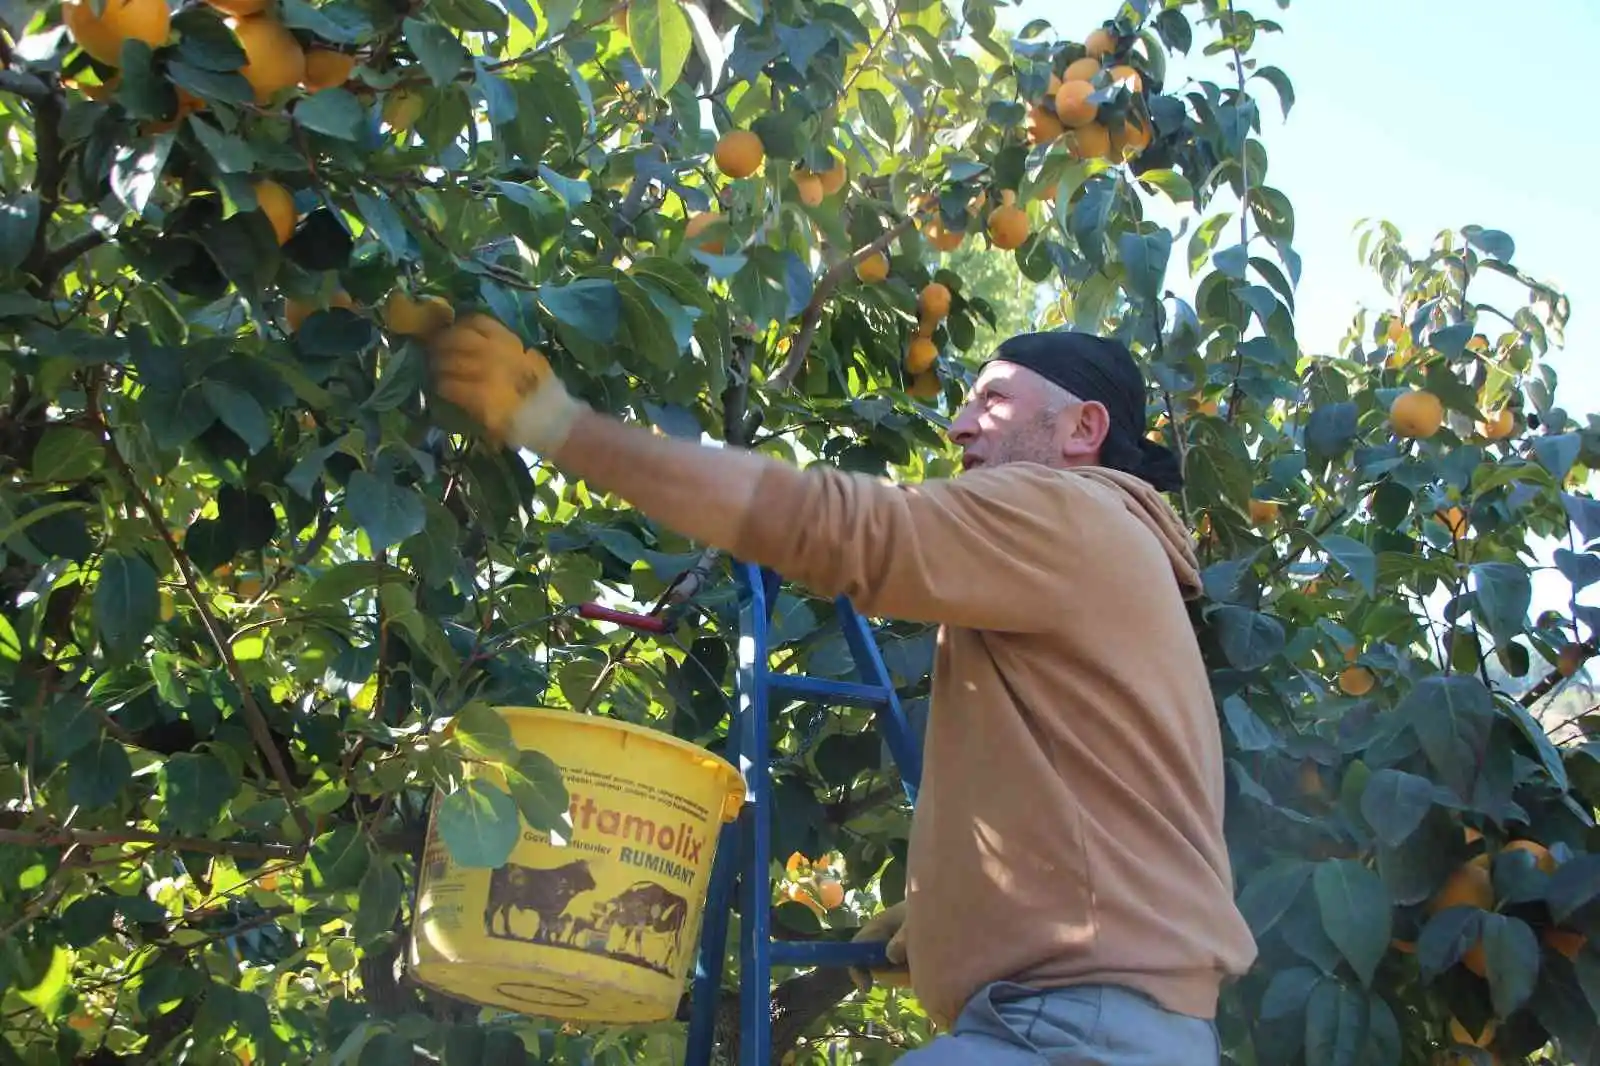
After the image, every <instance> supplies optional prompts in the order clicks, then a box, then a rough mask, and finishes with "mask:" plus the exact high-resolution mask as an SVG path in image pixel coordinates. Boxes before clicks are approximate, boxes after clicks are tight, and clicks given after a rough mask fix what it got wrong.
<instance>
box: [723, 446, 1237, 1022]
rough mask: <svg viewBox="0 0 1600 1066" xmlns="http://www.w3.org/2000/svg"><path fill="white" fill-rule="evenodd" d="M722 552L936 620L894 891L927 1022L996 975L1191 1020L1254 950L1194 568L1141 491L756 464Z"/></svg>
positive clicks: (1170, 523) (947, 1013) (1163, 508)
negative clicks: (1189, 603)
mask: <svg viewBox="0 0 1600 1066" xmlns="http://www.w3.org/2000/svg"><path fill="white" fill-rule="evenodd" d="M733 550H734V552H735V553H736V554H737V555H738V556H739V557H741V558H743V559H746V560H749V561H752V562H758V563H762V564H765V565H768V566H771V567H772V568H773V569H775V570H777V571H778V572H779V573H780V574H782V575H783V576H784V577H785V578H786V579H788V580H791V581H794V582H796V583H799V584H801V585H803V586H805V587H807V588H809V589H810V590H812V591H813V592H815V593H818V594H821V595H825V596H833V595H838V594H841V593H843V594H846V595H848V596H850V598H851V599H852V601H853V602H854V604H855V606H856V608H857V609H858V610H860V611H862V612H863V613H864V614H866V615H869V616H878V617H893V618H900V619H905V620H913V621H916V620H920V621H928V622H937V623H941V628H940V631H939V640H938V652H937V656H936V659H935V664H934V675H933V698H932V710H931V714H930V717H929V724H928V731H927V737H926V741H925V747H924V756H923V758H924V769H923V778H922V789H921V792H920V794H919V797H918V803H917V808H916V812H915V815H914V818H913V823H912V832H911V843H910V852H909V860H910V867H909V876H908V878H907V915H908V917H907V953H908V956H909V961H910V966H911V973H912V983H913V987H914V990H915V992H916V994H917V997H918V999H919V1000H920V1001H921V1002H922V1005H923V1007H924V1009H926V1010H927V1011H928V1012H929V1014H930V1016H931V1017H932V1018H933V1019H934V1020H935V1021H936V1022H938V1023H940V1024H941V1025H943V1026H946V1027H948V1026H949V1025H950V1024H951V1023H952V1022H953V1021H954V1019H955V1018H956V1017H957V1015H959V1013H960V1011H961V1008H962V1006H963V1005H964V1004H965V1003H966V1001H967V999H968V998H969V997H971V996H972V995H973V994H974V993H975V992H976V991H978V989H979V988H980V987H981V986H983V985H984V984H986V983H988V982H990V981H997V980H1008V981H1015V982H1019V983H1022V984H1026V985H1030V986H1035V987H1040V988H1046V987H1052V986H1060V985H1067V984H1075V983H1083V982H1097V983H1098V982H1105V983H1115V984H1121V985H1125V986H1129V987H1132V988H1134V989H1137V990H1140V991H1143V992H1144V993H1146V994H1148V995H1149V996H1151V997H1153V998H1154V999H1156V1000H1157V1001H1159V1002H1160V1003H1162V1004H1163V1005H1165V1006H1166V1007H1168V1008H1169V1009H1171V1010H1174V1011H1178V1012H1181V1013H1184V1014H1190V1015H1195V1016H1199V1017H1204V1018H1210V1017H1213V1016H1214V1015H1215V1012H1216V1005H1217V996H1218V991H1219V988H1220V985H1221V983H1222V982H1223V981H1224V980H1226V979H1227V978H1228V977H1230V976H1232V975H1238V974H1242V973H1243V972H1245V971H1246V970H1247V969H1248V968H1249V967H1250V965H1251V963H1252V962H1253V960H1254V958H1255V955H1256V947H1255V943H1254V940H1253V939H1252V937H1251V934H1250V931H1249V929H1248V927H1247V926H1246V924H1245V922H1244V920H1243V918H1242V917H1241V915H1240V913H1239V911H1238V910H1237V908H1236V907H1235V905H1234V896H1233V880H1232V873H1231V870H1230V867H1229V862H1228V853H1227V850H1226V847H1225V844H1224V840H1223V773H1224V771H1223V756H1222V743H1221V735H1220V731H1219V724H1218V718H1217V713H1216V708H1215V706H1214V703H1213V701H1212V697H1211V690H1210V687H1209V684H1208V682H1207V677H1206V671H1205V667H1204V665H1203V664H1202V662H1201V658H1200V652H1199V649H1198V647H1197V646H1196V643H1195V639H1194V634H1193V630H1192V628H1191V624H1190V621H1189V618H1188V615H1187V612H1186V610H1185V606H1184V599H1185V598H1186V597H1192V596H1194V595H1195V594H1197V592H1198V590H1199V587H1200V581H1199V574H1198V570H1197V566H1196V561H1195V556H1194V552H1193V548H1192V546H1191V543H1190V539H1189V537H1188V535H1187V533H1186V531H1185V529H1184V527H1183V525H1182V522H1181V521H1180V520H1179V518H1178V516H1177V515H1176V514H1175V513H1174V512H1173V510H1172V508H1171V507H1169V506H1168V505H1167V503H1166V502H1165V501H1164V500H1163V499H1162V498H1161V496H1160V495H1159V494H1157V492H1156V491H1155V490H1154V489H1153V488H1151V487H1150V486H1149V485H1148V484H1147V483H1145V482H1144V481H1142V480H1140V479H1138V478H1135V477H1133V476H1132V475H1128V474H1123V473H1120V472H1118V471H1114V470H1109V469H1104V468H1098V467H1096V468H1079V469H1074V470H1056V469H1051V468H1048V467H1045V466H1042V465H1037V464H1032V463H1010V464H1004V465H1000V466H996V467H990V468H980V469H977V470H975V471H973V472H971V473H967V474H964V475H962V476H961V477H959V478H954V479H950V480H939V481H929V482H926V483H923V484H919V485H909V486H896V485H892V484H889V483H887V482H884V481H880V480H878V479H874V478H869V477H866V476H863V475H858V474H850V473H845V472H841V471H838V470H835V469H832V468H829V467H823V466H813V467H810V468H808V469H806V470H804V471H801V470H797V469H793V468H776V469H773V470H772V471H771V472H770V473H768V474H766V475H764V476H763V478H762V480H761V482H760V484H759V487H758V488H757V489H756V492H755V498H754V500H753V501H752V505H751V507H750V509H749V511H748V512H747V514H746V516H745V519H744V522H743V524H742V527H741V531H740V534H739V536H738V537H737V538H736V543H735V544H734V545H733Z"/></svg>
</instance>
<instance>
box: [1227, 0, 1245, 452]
mask: <svg viewBox="0 0 1600 1066" xmlns="http://www.w3.org/2000/svg"><path fill="white" fill-rule="evenodd" d="M1227 2H1228V36H1229V37H1233V35H1234V34H1235V33H1236V32H1238V20H1237V16H1235V15H1234V12H1233V0H1227ZM1233 70H1234V73H1235V74H1236V75H1237V76H1238V78H1239V95H1240V96H1241V97H1245V98H1248V96H1247V94H1246V92H1245V88H1244V57H1243V56H1241V55H1240V54H1239V46H1238V44H1234V45H1233ZM1249 144H1250V128H1249V127H1248V126H1243V127H1242V128H1241V132H1240V134H1239V247H1240V248H1241V249H1243V251H1244V253H1245V265H1246V266H1248V265H1249V257H1250V154H1249V152H1247V151H1246V150H1245V149H1246V148H1247V147H1248V146H1249ZM1243 345H1244V337H1243V336H1242V335H1241V336H1240V337H1239V343H1238V344H1237V345H1235V347H1234V361H1233V389H1232V391H1231V392H1229V393H1228V423H1229V424H1230V425H1231V424H1232V423H1233V419H1234V415H1235V414H1236V413H1237V412H1238V410H1239V401H1240V399H1242V398H1243V397H1244V390H1243V389H1241V388H1240V387H1239V377H1240V375H1242V374H1243V373H1244V349H1243Z"/></svg>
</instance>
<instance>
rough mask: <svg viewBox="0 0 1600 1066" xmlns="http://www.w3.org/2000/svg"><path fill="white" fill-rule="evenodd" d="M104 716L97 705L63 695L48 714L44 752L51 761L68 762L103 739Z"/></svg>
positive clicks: (45, 724)
mask: <svg viewBox="0 0 1600 1066" xmlns="http://www.w3.org/2000/svg"><path fill="white" fill-rule="evenodd" d="M101 722H102V720H101V717H100V714H99V712H98V711H96V710H95V708H94V705H93V704H92V703H90V702H89V701H88V700H84V699H79V698H77V697H75V696H68V697H65V698H63V699H62V700H61V701H60V702H58V703H57V704H56V706H55V707H54V708H52V710H51V712H50V713H49V714H48V715H46V716H45V720H44V752H45V757H46V758H48V759H49V760H50V761H51V762H57V763H61V762H66V761H67V760H68V759H70V758H71V757H72V756H73V755H75V754H77V753H78V752H79V751H81V750H83V749H84V748H85V747H87V746H88V745H90V744H93V743H94V742H95V741H97V740H99V739H100V733H101V730H102V728H103V726H102V724H101Z"/></svg>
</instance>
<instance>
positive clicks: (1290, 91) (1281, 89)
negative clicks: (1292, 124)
mask: <svg viewBox="0 0 1600 1066" xmlns="http://www.w3.org/2000/svg"><path fill="white" fill-rule="evenodd" d="M1250 76H1251V77H1252V78H1265V79H1266V80H1267V81H1268V82H1269V83H1271V85H1272V87H1273V88H1274V89H1276V90H1278V102H1279V104H1281V105H1282V107H1283V117H1284V118H1288V117H1289V109H1290V108H1292V107H1293V106H1294V85H1293V84H1291V83H1290V81H1289V75H1287V74H1285V73H1284V72H1283V71H1281V70H1279V69H1278V68H1277V67H1261V68H1260V69H1259V70H1257V71H1256V72H1255V73H1254V74H1252V75H1250Z"/></svg>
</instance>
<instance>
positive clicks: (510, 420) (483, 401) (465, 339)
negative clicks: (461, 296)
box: [428, 314, 583, 452]
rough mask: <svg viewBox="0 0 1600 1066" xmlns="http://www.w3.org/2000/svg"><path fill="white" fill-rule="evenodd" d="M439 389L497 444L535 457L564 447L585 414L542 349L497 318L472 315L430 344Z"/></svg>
mask: <svg viewBox="0 0 1600 1066" xmlns="http://www.w3.org/2000/svg"><path fill="white" fill-rule="evenodd" d="M428 349H429V354H430V355H431V357H432V362H433V373H434V388H435V390H436V391H437V392H438V394H439V395H440V396H441V397H442V398H444V399H446V400H449V401H450V402H451V403H453V404H455V405H456V406H457V407H459V408H461V409H462V410H463V411H465V412H467V414H469V415H471V416H472V418H473V419H474V420H476V421H477V422H478V424H479V425H481V426H482V427H483V429H484V433H485V434H486V435H487V436H488V437H489V439H490V440H492V441H494V442H495V443H496V444H506V443H509V444H512V445H514V446H516V447H519V448H527V449H529V450H530V451H535V452H549V451H552V450H554V449H555V448H557V447H559V446H560V445H561V442H562V441H564V440H565V439H566V437H567V433H568V432H569V431H570V430H571V429H572V422H573V420H574V419H575V418H577V416H578V412H579V411H581V410H582V409H583V405H582V404H581V403H579V402H578V401H576V400H574V399H573V398H572V397H571V396H570V395H569V394H568V393H567V388H566V386H565V385H564V384H562V382H561V379H560V378H559V377H557V376H556V372H555V371H554V370H553V369H551V367H550V361H549V360H548V359H546V358H545V357H544V353H543V352H541V351H539V349H537V348H525V347H524V346H523V344H522V340H521V338H519V337H518V336H517V335H516V334H515V333H513V332H512V331H511V330H509V329H507V328H506V326H505V324H504V323H502V322H500V321H499V320H498V319H496V318H494V317H493V316H491V315H486V314H471V315H467V316H466V317H465V318H462V319H460V320H459V321H457V322H456V323H455V324H454V325H452V326H450V327H449V328H447V329H444V330H441V331H440V332H439V333H437V334H436V335H435V336H434V337H433V339H432V340H431V341H430V342H429V344H428Z"/></svg>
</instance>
